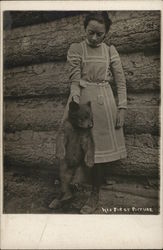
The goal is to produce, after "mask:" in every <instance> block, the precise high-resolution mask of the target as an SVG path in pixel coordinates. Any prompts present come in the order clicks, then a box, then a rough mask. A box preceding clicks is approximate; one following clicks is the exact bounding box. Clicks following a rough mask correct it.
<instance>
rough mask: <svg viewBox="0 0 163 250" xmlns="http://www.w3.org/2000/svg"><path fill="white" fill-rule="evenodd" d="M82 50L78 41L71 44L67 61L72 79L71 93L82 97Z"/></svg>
mask: <svg viewBox="0 0 163 250" xmlns="http://www.w3.org/2000/svg"><path fill="white" fill-rule="evenodd" d="M81 54H82V50H81V46H80V44H78V43H74V44H72V45H71V46H70V48H69V50H68V53H67V61H68V65H69V74H70V75H69V78H70V80H71V88H70V91H71V95H72V96H78V97H80V85H79V83H80V79H81V58H82V56H81Z"/></svg>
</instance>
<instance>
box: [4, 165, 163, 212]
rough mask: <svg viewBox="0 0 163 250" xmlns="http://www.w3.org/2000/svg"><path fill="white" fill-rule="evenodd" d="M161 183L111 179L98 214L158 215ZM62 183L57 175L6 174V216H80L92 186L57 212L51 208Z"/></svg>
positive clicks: (104, 190) (102, 193)
mask: <svg viewBox="0 0 163 250" xmlns="http://www.w3.org/2000/svg"><path fill="white" fill-rule="evenodd" d="M158 190H159V186H158V180H156V179H147V178H137V177H134V178H133V177H132V178H131V177H122V176H116V177H115V176H110V178H107V179H106V182H105V183H104V185H103V186H102V188H101V191H100V201H99V205H98V207H97V209H96V211H95V214H157V213H158V212H159V199H158V196H159V191H158ZM59 191H60V183H59V180H58V179H57V178H55V174H52V173H49V174H48V173H47V172H46V173H41V174H40V173H39V172H35V173H32V174H31V172H26V173H23V172H19V171H14V170H13V169H12V170H7V171H5V173H4V199H3V201H4V204H3V208H4V213H20V214H21V213H32V214H43V213H47V214H53V213H56V214H62V213H66V214H79V213H80V209H81V207H82V206H83V205H84V203H85V201H86V200H87V198H88V196H89V194H90V186H89V185H86V186H84V189H82V190H78V191H76V192H74V200H73V202H72V203H71V204H69V205H68V206H67V207H64V208H60V209H57V210H53V209H50V208H49V207H48V205H49V204H50V202H51V201H52V200H53V199H54V198H56V197H57V195H58V194H59Z"/></svg>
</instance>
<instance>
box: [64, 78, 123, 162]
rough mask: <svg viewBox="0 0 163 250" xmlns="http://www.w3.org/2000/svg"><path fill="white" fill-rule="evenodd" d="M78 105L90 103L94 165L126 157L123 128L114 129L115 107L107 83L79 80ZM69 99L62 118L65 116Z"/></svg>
mask: <svg viewBox="0 0 163 250" xmlns="http://www.w3.org/2000/svg"><path fill="white" fill-rule="evenodd" d="M80 87H81V91H80V103H81V104H84V103H86V102H88V101H91V107H92V111H93V121H94V126H93V128H92V133H93V138H94V143H95V163H105V162H112V161H116V160H119V159H122V158H125V157H126V156H127V154H126V147H125V139H124V134H123V128H118V129H117V128H116V116H117V106H116V102H115V99H114V96H113V92H112V89H111V86H110V85H109V83H108V82H107V83H106V82H104V83H93V82H86V81H83V80H81V82H80ZM70 99H71V96H70V97H69V100H68V103H67V106H66V109H65V112H64V117H63V120H64V118H65V117H66V116H67V112H68V104H69V102H70Z"/></svg>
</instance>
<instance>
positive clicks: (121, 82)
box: [110, 45, 127, 109]
mask: <svg viewBox="0 0 163 250" xmlns="http://www.w3.org/2000/svg"><path fill="white" fill-rule="evenodd" d="M110 63H111V64H110V65H111V71H112V74H113V77H114V80H115V82H116V85H117V94H118V108H119V109H120V108H124V109H126V108H127V91H126V80H125V75H124V72H123V68H122V63H121V59H120V56H119V54H118V52H117V50H116V48H115V47H114V46H113V45H111V46H110Z"/></svg>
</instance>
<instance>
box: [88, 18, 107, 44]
mask: <svg viewBox="0 0 163 250" xmlns="http://www.w3.org/2000/svg"><path fill="white" fill-rule="evenodd" d="M85 31H86V38H87V40H88V42H89V44H90V45H91V46H92V47H96V46H98V45H99V44H100V43H102V41H103V40H104V38H105V34H106V29H105V24H103V23H99V22H98V21H96V20H91V21H89V23H88V25H87V27H86V30H85Z"/></svg>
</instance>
